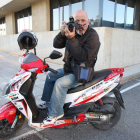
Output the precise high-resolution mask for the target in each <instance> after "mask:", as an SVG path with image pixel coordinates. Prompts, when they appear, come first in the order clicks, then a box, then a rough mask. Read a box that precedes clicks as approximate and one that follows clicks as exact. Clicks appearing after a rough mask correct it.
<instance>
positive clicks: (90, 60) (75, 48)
mask: <svg viewBox="0 0 140 140" xmlns="http://www.w3.org/2000/svg"><path fill="white" fill-rule="evenodd" d="M53 46H54V47H55V48H64V47H66V49H65V56H64V59H63V61H64V62H65V64H64V71H65V73H66V74H68V73H73V70H72V68H71V64H70V62H71V61H72V60H73V59H74V61H75V62H86V63H87V66H88V67H92V66H94V63H95V59H96V58H97V54H98V50H99V47H100V42H99V37H98V34H97V32H96V31H95V30H94V29H92V28H90V27H88V29H87V31H86V32H85V34H84V35H82V36H80V35H78V34H76V35H75V37H73V38H70V39H68V38H66V36H63V35H62V34H61V32H60V33H59V34H58V35H56V37H55V38H54V41H53Z"/></svg>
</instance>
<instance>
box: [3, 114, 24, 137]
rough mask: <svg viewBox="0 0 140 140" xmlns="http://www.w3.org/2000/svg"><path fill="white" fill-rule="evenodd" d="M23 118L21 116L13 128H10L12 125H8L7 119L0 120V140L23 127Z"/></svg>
mask: <svg viewBox="0 0 140 140" xmlns="http://www.w3.org/2000/svg"><path fill="white" fill-rule="evenodd" d="M24 120H25V117H24V116H23V115H22V114H21V115H20V117H18V120H17V122H16V124H15V127H14V128H11V126H12V123H9V122H8V120H7V119H2V120H0V138H5V137H8V136H10V135H11V134H13V133H15V132H16V131H17V130H19V128H20V127H21V126H22V125H23V123H24Z"/></svg>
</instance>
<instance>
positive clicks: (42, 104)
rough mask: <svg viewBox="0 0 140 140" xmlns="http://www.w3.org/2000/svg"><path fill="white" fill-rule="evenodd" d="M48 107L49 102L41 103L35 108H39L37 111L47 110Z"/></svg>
mask: <svg viewBox="0 0 140 140" xmlns="http://www.w3.org/2000/svg"><path fill="white" fill-rule="evenodd" d="M48 106H49V102H43V103H41V104H39V105H37V108H39V109H47V108H48Z"/></svg>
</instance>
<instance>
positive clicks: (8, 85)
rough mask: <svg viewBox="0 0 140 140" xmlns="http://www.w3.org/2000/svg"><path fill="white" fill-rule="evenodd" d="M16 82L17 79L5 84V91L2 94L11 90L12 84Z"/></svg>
mask: <svg viewBox="0 0 140 140" xmlns="http://www.w3.org/2000/svg"><path fill="white" fill-rule="evenodd" d="M14 82H15V80H12V81H10V82H9V83H8V84H6V85H5V87H4V89H3V91H2V96H4V95H7V94H9V93H10V92H11V85H12V84H13V83H14Z"/></svg>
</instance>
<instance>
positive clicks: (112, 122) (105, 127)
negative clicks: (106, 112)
mask: <svg viewBox="0 0 140 140" xmlns="http://www.w3.org/2000/svg"><path fill="white" fill-rule="evenodd" d="M113 107H114V109H115V113H114V114H113V116H112V117H111V118H110V123H108V124H95V123H92V122H91V124H92V125H93V126H94V127H95V128H97V129H100V130H109V129H111V128H112V127H114V126H115V125H116V124H117V123H118V122H119V120H120V117H121V107H120V105H119V103H118V102H117V101H115V102H114V105H113Z"/></svg>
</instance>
